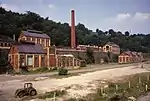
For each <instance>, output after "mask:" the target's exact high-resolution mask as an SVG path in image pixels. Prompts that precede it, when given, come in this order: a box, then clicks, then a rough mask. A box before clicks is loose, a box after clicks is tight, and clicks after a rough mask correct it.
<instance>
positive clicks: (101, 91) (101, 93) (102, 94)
mask: <svg viewBox="0 0 150 101" xmlns="http://www.w3.org/2000/svg"><path fill="white" fill-rule="evenodd" d="M101 95H103V87H101Z"/></svg>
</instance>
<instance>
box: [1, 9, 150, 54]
mask: <svg viewBox="0 0 150 101" xmlns="http://www.w3.org/2000/svg"><path fill="white" fill-rule="evenodd" d="M27 29H30V30H39V31H42V32H43V33H46V34H48V35H49V36H50V38H51V43H52V44H55V45H56V46H70V32H71V29H70V26H69V24H68V23H61V22H54V21H53V20H50V19H49V17H46V18H44V17H41V16H40V15H39V14H36V13H34V12H30V11H27V12H26V13H24V14H21V13H16V12H12V11H6V10H5V9H4V8H2V7H0V34H1V35H8V36H10V37H13V34H15V35H16V37H18V36H19V35H20V32H21V30H27ZM76 35H77V36H76V39H77V44H89V45H98V46H103V45H104V44H106V43H107V42H115V43H116V44H118V45H119V46H120V47H121V51H125V50H131V51H139V52H144V53H147V52H150V41H149V39H150V34H146V35H145V34H138V33H135V34H134V33H132V34H131V33H129V32H128V31H126V32H121V31H114V30H113V29H108V31H102V30H100V29H96V31H92V30H90V29H88V28H86V27H85V26H84V24H81V23H79V24H77V26H76Z"/></svg>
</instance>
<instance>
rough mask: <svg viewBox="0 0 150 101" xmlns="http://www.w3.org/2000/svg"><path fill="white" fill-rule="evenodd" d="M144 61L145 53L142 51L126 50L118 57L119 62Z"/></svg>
mask: <svg viewBox="0 0 150 101" xmlns="http://www.w3.org/2000/svg"><path fill="white" fill-rule="evenodd" d="M142 61H143V55H142V53H141V52H131V51H126V52H123V53H121V54H120V55H119V57H118V63H134V62H142Z"/></svg>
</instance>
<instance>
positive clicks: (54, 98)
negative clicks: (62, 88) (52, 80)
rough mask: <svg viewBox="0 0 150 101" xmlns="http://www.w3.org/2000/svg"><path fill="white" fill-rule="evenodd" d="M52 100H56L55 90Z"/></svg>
mask: <svg viewBox="0 0 150 101" xmlns="http://www.w3.org/2000/svg"><path fill="white" fill-rule="evenodd" d="M53 101H56V92H54V97H53Z"/></svg>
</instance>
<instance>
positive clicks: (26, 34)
mask: <svg viewBox="0 0 150 101" xmlns="http://www.w3.org/2000/svg"><path fill="white" fill-rule="evenodd" d="M22 33H23V34H24V36H29V37H37V38H47V39H49V38H50V37H49V36H48V35H47V34H39V33H36V32H29V31H22Z"/></svg>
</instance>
